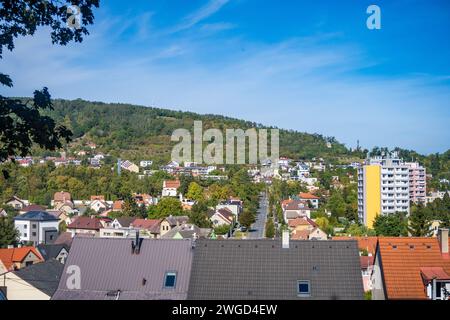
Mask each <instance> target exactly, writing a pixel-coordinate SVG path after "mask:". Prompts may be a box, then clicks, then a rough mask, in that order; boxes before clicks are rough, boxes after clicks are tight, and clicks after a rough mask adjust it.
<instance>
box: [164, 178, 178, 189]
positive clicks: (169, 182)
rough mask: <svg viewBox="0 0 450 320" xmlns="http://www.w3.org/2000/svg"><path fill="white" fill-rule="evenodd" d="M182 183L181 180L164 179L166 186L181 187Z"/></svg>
mask: <svg viewBox="0 0 450 320" xmlns="http://www.w3.org/2000/svg"><path fill="white" fill-rule="evenodd" d="M180 185H181V183H180V181H179V180H165V181H164V188H175V189H178V188H179V187H180Z"/></svg>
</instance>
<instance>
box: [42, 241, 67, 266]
mask: <svg viewBox="0 0 450 320" xmlns="http://www.w3.org/2000/svg"><path fill="white" fill-rule="evenodd" d="M36 248H37V249H38V250H39V253H40V254H41V256H42V258H43V259H44V260H45V261H48V260H52V259H55V260H57V261H59V262H60V263H63V264H64V263H65V262H66V259H67V256H68V254H69V249H70V247H69V246H68V245H66V244H40V245H38V246H37V247H36Z"/></svg>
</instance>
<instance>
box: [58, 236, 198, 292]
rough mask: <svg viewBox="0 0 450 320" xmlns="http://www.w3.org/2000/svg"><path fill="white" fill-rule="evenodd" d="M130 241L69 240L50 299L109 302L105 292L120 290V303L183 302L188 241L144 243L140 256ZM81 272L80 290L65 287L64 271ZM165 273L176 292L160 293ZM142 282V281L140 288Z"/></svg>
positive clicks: (188, 268)
mask: <svg viewBox="0 0 450 320" xmlns="http://www.w3.org/2000/svg"><path fill="white" fill-rule="evenodd" d="M131 241H132V240H131V239H107V238H82V237H76V238H74V239H73V242H72V246H71V248H70V253H69V256H68V258H67V260H66V263H65V270H64V273H63V276H62V277H61V281H60V284H59V287H58V290H57V291H56V293H55V295H54V296H53V297H52V299H55V300H66V299H79V300H103V299H112V298H111V297H109V296H108V295H107V293H108V292H110V291H114V290H121V293H120V299H169V300H172V299H186V296H187V289H188V284H189V275H190V273H191V264H192V255H193V254H192V253H193V249H192V243H191V241H190V240H162V239H158V240H155V239H144V240H143V241H142V246H141V250H140V254H139V255H136V254H132V251H131ZM71 265H77V266H78V267H79V268H80V270H81V273H82V274H81V290H69V289H67V286H66V281H67V278H68V276H69V275H68V274H66V269H67V268H68V267H69V266H71ZM166 272H176V273H177V280H176V288H175V289H164V288H163V282H164V276H165V273H166ZM143 279H146V282H145V284H143Z"/></svg>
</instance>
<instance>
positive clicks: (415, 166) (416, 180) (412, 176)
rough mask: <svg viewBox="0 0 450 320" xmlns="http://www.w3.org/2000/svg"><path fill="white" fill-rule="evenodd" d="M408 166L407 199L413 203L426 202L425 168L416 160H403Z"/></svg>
mask: <svg viewBox="0 0 450 320" xmlns="http://www.w3.org/2000/svg"><path fill="white" fill-rule="evenodd" d="M405 165H406V166H407V167H408V168H409V199H410V200H411V201H412V202H414V203H426V200H427V177H426V169H425V167H423V166H421V165H420V164H419V163H418V162H405Z"/></svg>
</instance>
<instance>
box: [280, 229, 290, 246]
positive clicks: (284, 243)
mask: <svg viewBox="0 0 450 320" xmlns="http://www.w3.org/2000/svg"><path fill="white" fill-rule="evenodd" d="M281 239H282V240H281V244H282V248H283V249H289V231H288V230H284V231H283V235H282V238H281Z"/></svg>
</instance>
